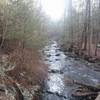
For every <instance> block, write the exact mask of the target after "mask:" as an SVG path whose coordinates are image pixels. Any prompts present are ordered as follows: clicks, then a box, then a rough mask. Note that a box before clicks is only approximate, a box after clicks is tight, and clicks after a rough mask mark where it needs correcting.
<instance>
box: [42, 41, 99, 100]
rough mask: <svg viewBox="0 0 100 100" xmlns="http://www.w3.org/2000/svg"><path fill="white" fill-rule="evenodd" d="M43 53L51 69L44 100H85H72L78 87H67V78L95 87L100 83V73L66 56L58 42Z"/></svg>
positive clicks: (53, 43)
mask: <svg viewBox="0 0 100 100" xmlns="http://www.w3.org/2000/svg"><path fill="white" fill-rule="evenodd" d="M43 51H44V60H45V63H46V64H48V67H49V68H48V79H47V80H46V83H45V92H44V94H43V100H84V98H83V99H74V98H73V99H72V97H71V94H72V92H73V90H75V89H76V88H77V87H78V86H77V85H74V84H73V85H66V84H65V82H64V79H65V78H67V79H70V80H77V81H79V82H82V83H84V84H90V85H93V86H94V85H97V84H99V83H100V73H99V72H96V71H93V70H92V69H90V68H88V67H87V66H86V64H84V63H82V62H81V60H75V59H74V58H71V57H68V56H67V55H65V54H64V52H62V51H60V48H59V45H58V44H57V42H55V41H53V42H52V43H50V45H48V46H46V47H45V48H44V49H43ZM85 100H90V99H85Z"/></svg>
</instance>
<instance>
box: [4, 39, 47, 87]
mask: <svg viewBox="0 0 100 100" xmlns="http://www.w3.org/2000/svg"><path fill="white" fill-rule="evenodd" d="M5 45H6V49H5V51H6V52H7V53H8V54H9V60H10V61H11V62H14V63H16V68H15V69H14V70H13V71H10V72H9V73H8V74H9V75H10V76H11V77H13V78H14V79H15V80H17V81H19V82H20V81H21V83H23V84H24V85H25V84H43V81H44V80H45V78H46V75H47V66H46V65H45V64H44V63H43V62H42V60H41V57H40V54H39V52H38V50H37V49H33V48H23V43H21V42H20V41H18V40H15V42H14V40H7V42H5ZM7 50H8V51H7ZM9 51H11V52H9ZM21 74H23V75H21Z"/></svg>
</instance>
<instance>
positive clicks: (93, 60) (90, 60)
mask: <svg viewBox="0 0 100 100" xmlns="http://www.w3.org/2000/svg"><path fill="white" fill-rule="evenodd" d="M88 61H89V62H90V63H95V62H96V58H92V57H91V58H89V59H88Z"/></svg>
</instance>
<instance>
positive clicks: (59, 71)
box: [48, 70, 63, 74]
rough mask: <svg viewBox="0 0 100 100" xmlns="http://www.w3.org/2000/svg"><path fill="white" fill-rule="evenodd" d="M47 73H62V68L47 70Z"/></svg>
mask: <svg viewBox="0 0 100 100" xmlns="http://www.w3.org/2000/svg"><path fill="white" fill-rule="evenodd" d="M48 72H49V73H55V74H56V73H59V74H63V70H49V71H48Z"/></svg>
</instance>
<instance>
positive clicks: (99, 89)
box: [74, 81, 100, 92]
mask: <svg viewBox="0 0 100 100" xmlns="http://www.w3.org/2000/svg"><path fill="white" fill-rule="evenodd" d="M74 83H75V84H77V85H81V86H83V87H86V88H88V89H89V90H91V91H94V92H100V87H96V86H92V85H88V84H84V83H80V82H78V81H74Z"/></svg>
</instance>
